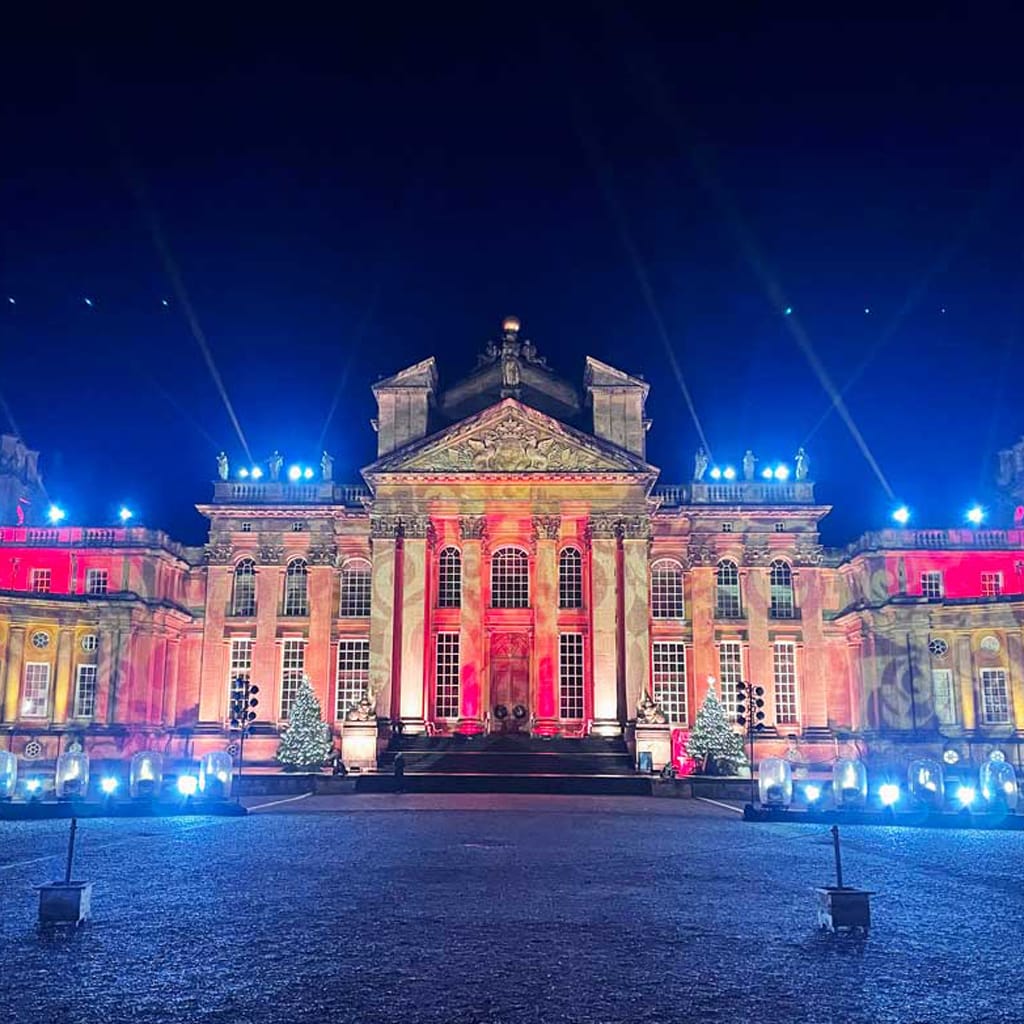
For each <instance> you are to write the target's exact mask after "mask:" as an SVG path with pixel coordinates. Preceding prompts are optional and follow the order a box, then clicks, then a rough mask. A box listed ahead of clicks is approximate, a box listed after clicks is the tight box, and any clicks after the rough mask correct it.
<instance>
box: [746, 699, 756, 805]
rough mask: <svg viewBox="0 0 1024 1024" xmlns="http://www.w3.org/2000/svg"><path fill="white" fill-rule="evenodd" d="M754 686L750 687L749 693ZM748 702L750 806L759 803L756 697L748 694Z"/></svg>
mask: <svg viewBox="0 0 1024 1024" xmlns="http://www.w3.org/2000/svg"><path fill="white" fill-rule="evenodd" d="M751 690H752V688H750V689H748V693H750V691H751ZM747 703H748V704H750V708H749V710H748V716H747V735H748V736H749V737H750V806H751V807H753V806H754V805H755V804H756V803H757V786H756V785H755V784H754V698H753V696H748V698H747Z"/></svg>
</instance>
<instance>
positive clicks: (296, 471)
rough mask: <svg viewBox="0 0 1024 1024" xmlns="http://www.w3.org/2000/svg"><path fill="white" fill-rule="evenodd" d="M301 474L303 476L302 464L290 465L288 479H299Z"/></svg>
mask: <svg viewBox="0 0 1024 1024" xmlns="http://www.w3.org/2000/svg"><path fill="white" fill-rule="evenodd" d="M300 476H302V467H301V466H289V467H288V479H289V480H298V479H299V477H300Z"/></svg>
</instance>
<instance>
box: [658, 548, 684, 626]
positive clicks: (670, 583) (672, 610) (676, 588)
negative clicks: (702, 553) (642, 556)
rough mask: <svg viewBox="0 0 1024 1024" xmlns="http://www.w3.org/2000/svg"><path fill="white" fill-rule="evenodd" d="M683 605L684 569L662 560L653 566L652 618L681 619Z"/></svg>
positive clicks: (676, 564) (677, 564)
mask: <svg viewBox="0 0 1024 1024" xmlns="http://www.w3.org/2000/svg"><path fill="white" fill-rule="evenodd" d="M685 614H686V613H685V608H684V604H683V567H682V566H681V565H680V564H679V563H678V562H673V561H671V560H670V559H667V558H662V559H660V560H659V561H657V562H655V563H654V565H652V566H651V618H652V619H681V618H683V617H684V616H685Z"/></svg>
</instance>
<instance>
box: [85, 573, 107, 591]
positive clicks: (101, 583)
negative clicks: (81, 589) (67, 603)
mask: <svg viewBox="0 0 1024 1024" xmlns="http://www.w3.org/2000/svg"><path fill="white" fill-rule="evenodd" d="M109 583H110V574H109V573H108V572H107V570H106V569H87V570H86V573H85V592H86V593H87V594H91V595H92V596H93V597H98V596H100V595H101V594H105V593H106V592H107V589H108V587H109Z"/></svg>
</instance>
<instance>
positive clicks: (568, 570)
mask: <svg viewBox="0 0 1024 1024" xmlns="http://www.w3.org/2000/svg"><path fill="white" fill-rule="evenodd" d="M558 607H559V608H582V607H583V556H582V555H581V554H580V553H579V551H577V550H576V548H563V549H562V552H561V554H560V555H559V556H558Z"/></svg>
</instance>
